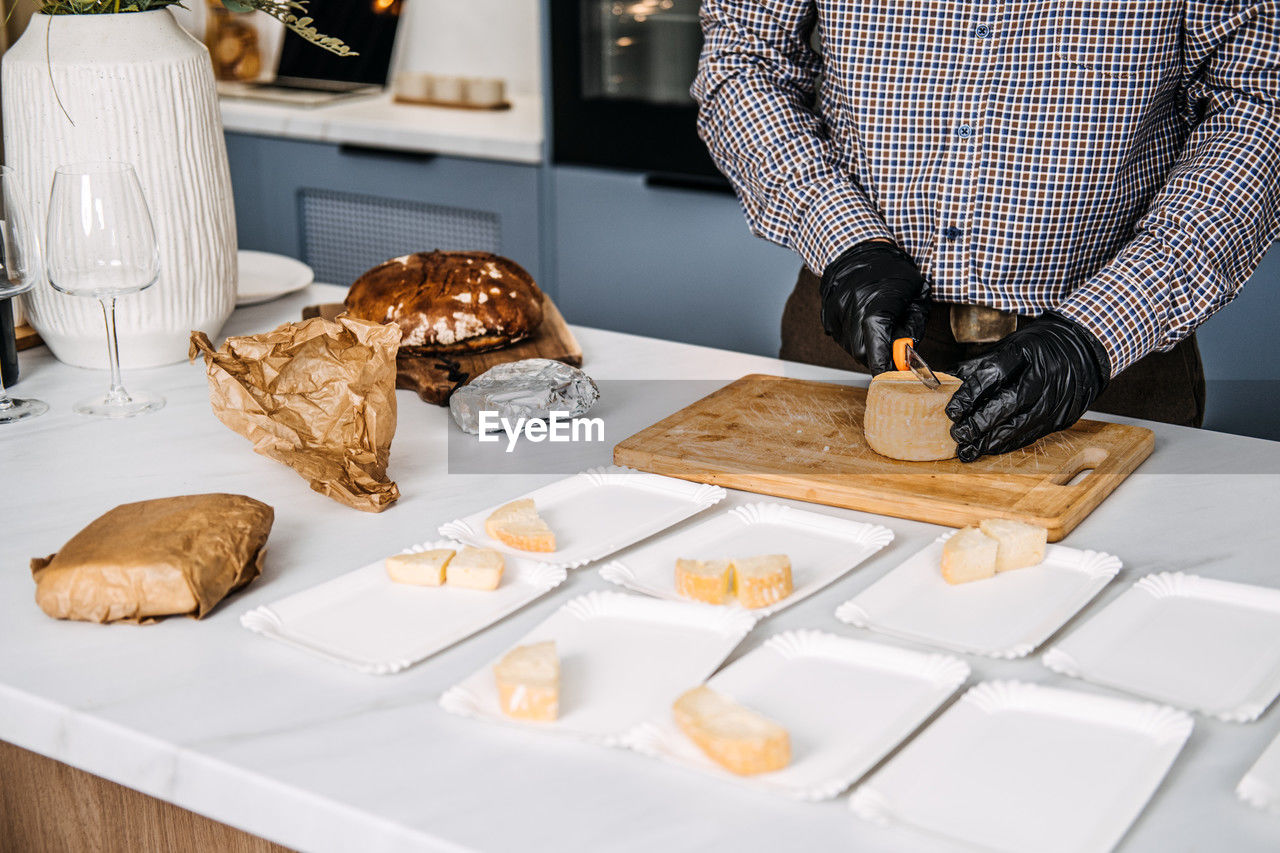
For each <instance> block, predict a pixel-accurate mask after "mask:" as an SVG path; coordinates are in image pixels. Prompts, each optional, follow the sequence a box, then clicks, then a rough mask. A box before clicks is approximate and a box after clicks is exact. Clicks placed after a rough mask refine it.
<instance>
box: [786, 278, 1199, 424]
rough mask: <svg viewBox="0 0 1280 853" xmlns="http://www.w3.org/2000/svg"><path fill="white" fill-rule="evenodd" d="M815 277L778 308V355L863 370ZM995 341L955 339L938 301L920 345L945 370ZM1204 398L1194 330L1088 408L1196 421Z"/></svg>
mask: <svg viewBox="0 0 1280 853" xmlns="http://www.w3.org/2000/svg"><path fill="white" fill-rule="evenodd" d="M818 283H819V281H818V277H817V276H816V275H814V274H813V273H812V272H810V271H809V270H807V269H802V270H801V271H800V278H799V280H798V281H797V282H796V288H795V290H794V291H792V293H791V296H790V297H789V298H788V299H787V306H786V308H784V309H783V312H782V350H781V352H780V353H779V355H780V357H782V358H785V359H788V360H789V361H802V362H805V363H806V364H819V365H822V366H824V367H835V368H840V369H843V370H856V371H858V372H861V373H866V372H867V369H866V367H865V366H864V365H862V364H860V363H859V362H858V361H857V360H855V359H854V358H853V356H851V355H849V354H848V353H847V352H845V351H844V350H843V349H841V348H840V345H839V344H837V343H836V342H835V341H833V340H832V339H831V338H829V337H827V336H826V335H825V334H824V333H823V331H822V320H821V319H820V314H819V312H820V308H819V298H818ZM1031 319H1032V318H1030V317H1019V318H1018V326H1019V327H1022V326H1024V325H1026V324H1027V323H1029V322H1031ZM994 346H995V344H962V343H959V342H957V341H956V339H955V337H954V336H953V335H952V334H951V323H950V306H948V305H947V304H945V303H941V302H938V303H934V305H933V310H931V311H930V312H929V322H928V324H927V326H926V328H925V333H924V338H923V339H922V340H921V341H920V347H919V350H920V355H922V356H923V357H924V359H925V361H927V362H929V366H930V367H932V368H934V369H935V370H942V371H946V372H948V373H950V372H952V371H954V370H955V367H956V365H957V364H959V363H960V362H962V361H965V360H967V359H970V358H976V357H977V356H980V355H982V354H984V353H986V352H989V351H990V350H991V348H992V347H994ZM1204 398H1205V387H1204V366H1203V365H1202V364H1201V363H1200V350H1199V348H1198V347H1197V346H1196V339H1195V335H1191V336H1190V337H1188V338H1186V339H1185V340H1183V341H1181V342H1179V343H1178V345H1177V346H1175V347H1174V348H1173V349H1171V350H1170V351H1168V352H1157V353H1152V354H1151V355H1148V356H1146V357H1145V358H1142V359H1139V360H1138V361H1136V362H1134V363H1133V364H1131V365H1130V366H1129V368H1128V369H1127V370H1125V371H1123V372H1122V373H1120V374H1119V375H1117V376H1116V377H1114V378H1113V379H1112V380H1111V384H1109V385H1108V386H1107V389H1106V390H1105V391H1103V392H1102V395H1101V396H1099V397H1098V399H1097V400H1096V401H1094V404H1093V405H1092V406H1091V407H1090V408H1091V409H1093V411H1095V412H1108V413H1110V414H1113V415H1124V416H1126V417H1132V418H1143V419H1145V420H1149V421H1161V422H1163V423H1168V424H1178V425H1179V426H1193V427H1198V426H1200V425H1201V424H1203V423H1204Z"/></svg>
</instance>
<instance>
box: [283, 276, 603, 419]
mask: <svg viewBox="0 0 1280 853" xmlns="http://www.w3.org/2000/svg"><path fill="white" fill-rule="evenodd" d="M345 310H346V308H345V306H343V304H342V303H341V302H338V303H333V304H329V305H312V306H309V307H307V308H303V309H302V319H304V320H307V319H310V318H312V317H324V318H325V319H328V320H332V319H333V318H334V317H337V316H338V315H339V314H341V313H342V312H343V311H345ZM524 358H549V359H552V360H553V361H563V362H564V363H565V364H572V365H573V366H574V367H581V366H582V347H581V346H579V345H578V340H577V338H575V337H574V336H573V332H571V331H569V326H568V324H567V323H565V321H564V317H563V315H561V313H560V309H559V308H557V307H556V305H555V303H554V302H552V301H551V298H550V297H548V296H547V295H546V294H545V293H544V294H543V295H542V322H541V323H540V324H539V325H538V328H537V329H536V330H535V331H534V333H533V334H532V335H530V336H529V337H528V338H525V339H524V340H523V341H520V342H519V343H516V344H512V345H511V346H508V347H502V348H501V349H495V350H489V351H488V352H471V353H448V354H443V355H438V356H417V355H408V354H406V353H401V354H400V355H399V356H397V358H396V387H397V388H407V389H409V390H410V391H414V392H416V393H417V395H418V396H419V397H421V398H422V399H423V400H425V401H426V402H428V403H434V404H435V405H438V406H444V405H448V403H449V395H450V394H452V393H453V392H454V391H455V390H456V389H458V388H460V387H462V386H463V385H465V384H467V383H468V382H470V381H471V380H472V379H474V378H476V377H477V376H479V375H480V374H481V373H484V372H485V371H486V370H488V369H489V368H491V367H494V366H496V365H499V364H506V363H507V362H509V361H519V360H520V359H524Z"/></svg>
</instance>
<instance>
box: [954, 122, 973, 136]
mask: <svg viewBox="0 0 1280 853" xmlns="http://www.w3.org/2000/svg"><path fill="white" fill-rule="evenodd" d="M956 136H958V137H960V138H961V139H968V138H969V137H970V136H973V128H972V127H970V126H969V125H967V124H962V125H960V126H959V127H958V128H956Z"/></svg>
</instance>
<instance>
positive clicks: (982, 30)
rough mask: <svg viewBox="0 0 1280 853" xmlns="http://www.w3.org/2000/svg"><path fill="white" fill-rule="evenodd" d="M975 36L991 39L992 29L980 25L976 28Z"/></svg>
mask: <svg viewBox="0 0 1280 853" xmlns="http://www.w3.org/2000/svg"><path fill="white" fill-rule="evenodd" d="M973 34H974V35H975V36H977V37H978V38H980V39H989V38H991V27H988V26H987V25H986V24H978V26H976V27H975V28H974V30H973Z"/></svg>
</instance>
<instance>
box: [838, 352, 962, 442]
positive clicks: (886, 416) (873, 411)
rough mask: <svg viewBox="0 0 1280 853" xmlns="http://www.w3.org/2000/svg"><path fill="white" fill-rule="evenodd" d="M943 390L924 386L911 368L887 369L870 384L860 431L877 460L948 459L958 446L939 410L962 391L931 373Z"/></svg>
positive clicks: (957, 384) (953, 380)
mask: <svg viewBox="0 0 1280 853" xmlns="http://www.w3.org/2000/svg"><path fill="white" fill-rule="evenodd" d="M934 375H935V376H937V377H938V381H939V382H941V383H942V387H941V388H938V389H937V390H933V389H929V388H926V387H925V386H924V385H923V384H922V383H921V382H920V380H919V379H917V378H916V375H915V374H914V373H912V372H911V371H909V370H890V371H888V372H887V373H881V374H880V375H879V376H876V377H874V378H873V379H872V380H871V386H870V387H869V388H868V389H867V410H866V413H865V414H864V415H863V418H862V431H863V435H865V436H866V439H867V446H869V447H870V448H871V449H872V450H874V451H875V452H876V453H879V454H880V455H881V456H887V457H888V458H890V459H901V460H904V461H907V462H928V461H932V460H939V459H951V458H953V457H954V456H955V455H956V443H955V441H954V440H953V439H952V438H951V418H949V417H947V414H946V412H945V411H943V409H944V408H945V407H946V405H947V402H948V401H949V400H950V399H951V395H952V394H954V393H955V391H956V389H957V388H959V387H960V380H959V379H957V378H956V377H954V376H952V375H950V374H948V373H935V374H934Z"/></svg>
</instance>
